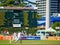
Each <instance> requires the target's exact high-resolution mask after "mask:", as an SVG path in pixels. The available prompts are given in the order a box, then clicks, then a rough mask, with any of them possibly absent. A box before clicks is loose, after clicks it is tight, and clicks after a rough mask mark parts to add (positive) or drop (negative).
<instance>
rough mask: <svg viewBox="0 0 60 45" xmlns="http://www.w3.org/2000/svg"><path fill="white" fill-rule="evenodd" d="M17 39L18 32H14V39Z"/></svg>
mask: <svg viewBox="0 0 60 45" xmlns="http://www.w3.org/2000/svg"><path fill="white" fill-rule="evenodd" d="M16 39H17V33H16V32H14V33H13V40H16Z"/></svg>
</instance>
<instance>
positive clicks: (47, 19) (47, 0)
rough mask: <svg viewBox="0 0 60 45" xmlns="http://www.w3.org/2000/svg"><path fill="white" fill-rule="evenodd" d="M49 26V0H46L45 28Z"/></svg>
mask: <svg viewBox="0 0 60 45" xmlns="http://www.w3.org/2000/svg"><path fill="white" fill-rule="evenodd" d="M49 27H50V0H46V29H48V28H49Z"/></svg>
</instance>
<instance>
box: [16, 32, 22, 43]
mask: <svg viewBox="0 0 60 45" xmlns="http://www.w3.org/2000/svg"><path fill="white" fill-rule="evenodd" d="M19 39H21V32H18V33H17V39H16V41H15V42H17V41H18V40H19Z"/></svg>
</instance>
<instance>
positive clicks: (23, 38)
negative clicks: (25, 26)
mask: <svg viewBox="0 0 60 45" xmlns="http://www.w3.org/2000/svg"><path fill="white" fill-rule="evenodd" d="M21 39H22V40H40V36H22V37H21Z"/></svg>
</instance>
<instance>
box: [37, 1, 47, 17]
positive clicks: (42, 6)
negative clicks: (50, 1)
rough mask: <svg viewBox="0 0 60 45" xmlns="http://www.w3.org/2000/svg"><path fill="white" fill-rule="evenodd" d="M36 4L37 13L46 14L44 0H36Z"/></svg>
mask: <svg viewBox="0 0 60 45" xmlns="http://www.w3.org/2000/svg"><path fill="white" fill-rule="evenodd" d="M36 4H37V5H36V6H37V7H38V9H37V13H38V14H40V15H43V16H45V15H46V0H36Z"/></svg>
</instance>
